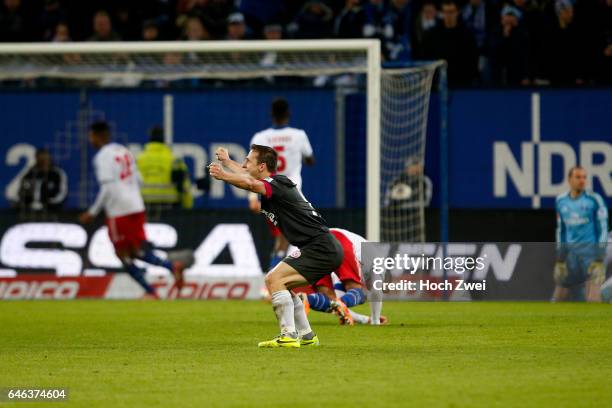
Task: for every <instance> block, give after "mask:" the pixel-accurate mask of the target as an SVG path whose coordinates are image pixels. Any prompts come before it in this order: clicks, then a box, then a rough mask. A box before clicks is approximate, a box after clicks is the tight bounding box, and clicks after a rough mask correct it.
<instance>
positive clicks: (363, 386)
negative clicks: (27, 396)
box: [0, 301, 612, 408]
mask: <svg viewBox="0 0 612 408" xmlns="http://www.w3.org/2000/svg"><path fill="white" fill-rule="evenodd" d="M357 310H360V311H367V310H368V309H367V306H366V307H364V306H362V307H360V308H358V309H357ZM383 314H385V315H387V316H388V317H389V319H390V323H391V324H390V325H388V326H380V327H373V326H355V327H342V326H339V325H338V323H337V320H336V319H335V318H334V317H333V316H331V315H327V314H320V313H311V314H310V318H311V322H312V324H313V328H314V329H315V331H316V332H317V334H318V335H319V338H320V339H321V343H322V344H321V346H320V347H318V348H303V349H258V348H257V342H258V341H260V340H267V339H269V338H271V337H273V336H274V335H275V334H276V333H277V331H278V329H277V325H276V322H275V319H274V315H273V313H272V311H271V307H270V305H269V304H266V303H263V302H255V301H252V302H248V301H243V302H239V301H235V302H231V301H207V302H197V301H175V302H170V301H160V302H144V301H67V302H47V301H33V302H28V301H25V302H20V301H16V302H2V303H0V388H8V387H22V388H27V387H29V388H33V387H67V388H68V389H69V400H68V402H61V403H41V402H34V403H23V402H19V403H15V404H13V405H14V406H18V407H25V406H36V407H43V406H44V407H47V406H49V407H51V406H60V407H67V406H81V407H113V408H116V407H209V406H219V407H220V406H244V407H252V406H262V407H281V406H282V407H298V406H299V407H315V406H336V407H340V406H353V407H374V406H381V407H388V406H417V407H420V406H427V407H498V406H499V407H505V406H514V407H526V406H533V407H583V406H593V407H603V406H610V403H611V401H612V387H611V386H610V375H612V307H611V306H610V305H603V304H548V303H477V302H466V303H443V302H437V303H416V302H412V303H406V302H404V303H399V302H397V303H396V302H387V303H385V305H384V308H383ZM3 406H11V404H9V403H0V407H3Z"/></svg>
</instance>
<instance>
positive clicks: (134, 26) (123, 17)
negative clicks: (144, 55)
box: [114, 3, 141, 41]
mask: <svg viewBox="0 0 612 408" xmlns="http://www.w3.org/2000/svg"><path fill="white" fill-rule="evenodd" d="M127 4H129V3H127ZM114 17H115V18H114V21H115V24H114V28H115V30H116V31H117V33H118V34H119V36H120V37H121V38H122V39H123V40H124V41H136V40H139V39H140V35H141V30H140V27H141V21H140V20H139V19H138V17H137V16H136V11H135V10H131V9H130V8H129V7H128V6H127V5H121V6H119V8H117V9H116V11H115V13H114Z"/></svg>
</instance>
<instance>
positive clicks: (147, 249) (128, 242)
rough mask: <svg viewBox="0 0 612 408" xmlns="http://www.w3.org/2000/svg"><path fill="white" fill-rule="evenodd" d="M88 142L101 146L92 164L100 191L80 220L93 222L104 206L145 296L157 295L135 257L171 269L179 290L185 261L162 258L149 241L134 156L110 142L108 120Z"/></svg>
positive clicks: (120, 254)
mask: <svg viewBox="0 0 612 408" xmlns="http://www.w3.org/2000/svg"><path fill="white" fill-rule="evenodd" d="M89 142H90V143H91V145H92V146H93V147H94V148H96V149H99V151H98V153H97V154H96V155H95V157H94V159H93V167H94V170H95V173H96V178H97V179H98V184H99V185H100V191H99V192H98V196H97V198H96V201H95V202H94V204H93V205H92V206H91V207H90V208H89V210H87V211H86V212H84V213H82V214H81V215H80V217H79V219H80V221H81V223H83V224H88V223H91V222H92V221H93V220H94V219H95V217H96V216H97V215H98V213H99V212H100V210H101V209H104V212H105V213H106V226H107V227H108V235H109V237H110V240H111V242H112V243H113V246H114V247H115V253H116V254H117V257H118V258H119V260H120V261H121V263H122V264H123V266H124V267H125V269H126V271H127V272H128V273H129V274H130V276H131V277H132V278H133V279H134V280H135V281H136V282H138V284H139V285H140V286H142V288H143V289H144V290H145V292H146V294H145V296H144V297H145V298H157V294H156V293H155V289H154V288H153V287H152V286H151V285H149V283H148V282H147V281H146V280H145V278H144V274H145V270H144V269H142V268H139V267H138V266H136V264H135V263H134V260H135V259H140V260H142V261H144V262H146V263H148V264H151V265H157V266H162V267H164V268H166V269H168V270H169V271H170V272H171V273H172V274H173V275H174V279H175V280H176V286H177V288H178V289H179V291H180V288H181V287H182V284H183V270H184V264H183V263H182V262H180V261H174V262H170V261H168V260H164V259H161V258H159V257H158V256H156V255H155V254H154V253H153V247H152V246H151V244H150V243H149V242H147V238H146V235H145V230H144V225H145V207H144V202H143V200H142V195H141V194H140V175H139V173H138V168H137V167H136V162H135V160H134V156H132V154H131V153H130V151H129V150H128V149H127V148H126V147H125V146H122V145H120V144H118V143H113V142H112V141H111V134H110V128H109V126H108V124H106V123H105V122H96V123H94V124H92V125H91V127H90V131H89Z"/></svg>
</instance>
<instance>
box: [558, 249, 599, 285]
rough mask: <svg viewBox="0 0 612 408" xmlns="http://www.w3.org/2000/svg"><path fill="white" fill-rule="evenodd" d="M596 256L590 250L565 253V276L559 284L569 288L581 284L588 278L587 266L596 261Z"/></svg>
mask: <svg viewBox="0 0 612 408" xmlns="http://www.w3.org/2000/svg"><path fill="white" fill-rule="evenodd" d="M596 260H597V257H596V256H595V254H593V253H592V252H591V251H588V252H586V253H584V252H583V253H581V252H579V251H572V252H570V253H569V254H567V258H566V259H565V264H566V265H567V277H566V278H565V279H564V280H563V282H561V286H563V287H564V288H569V287H572V286H576V285H582V284H583V283H584V282H586V281H587V280H589V266H590V265H591V263H592V262H594V261H596Z"/></svg>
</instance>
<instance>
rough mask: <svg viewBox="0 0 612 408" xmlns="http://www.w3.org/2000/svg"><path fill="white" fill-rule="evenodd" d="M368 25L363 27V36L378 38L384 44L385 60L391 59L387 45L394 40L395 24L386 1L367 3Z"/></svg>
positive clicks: (371, 0)
mask: <svg viewBox="0 0 612 408" xmlns="http://www.w3.org/2000/svg"><path fill="white" fill-rule="evenodd" d="M364 8H365V13H366V23H365V25H364V26H363V36H364V37H366V38H378V39H379V40H380V41H381V43H382V52H383V56H384V57H385V59H389V52H388V49H387V47H386V45H387V43H388V42H389V41H391V40H393V24H392V22H391V15H390V14H389V10H388V7H387V5H386V4H385V2H384V0H369V1H367V3H365V6H364Z"/></svg>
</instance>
